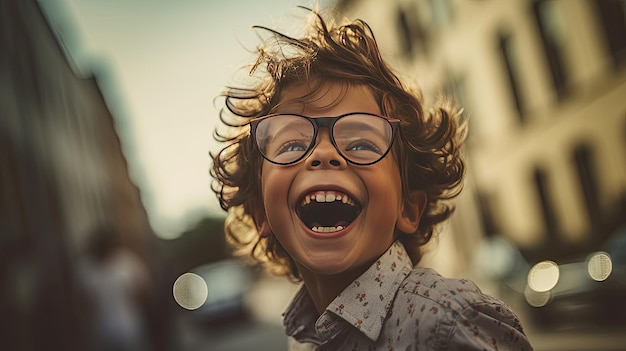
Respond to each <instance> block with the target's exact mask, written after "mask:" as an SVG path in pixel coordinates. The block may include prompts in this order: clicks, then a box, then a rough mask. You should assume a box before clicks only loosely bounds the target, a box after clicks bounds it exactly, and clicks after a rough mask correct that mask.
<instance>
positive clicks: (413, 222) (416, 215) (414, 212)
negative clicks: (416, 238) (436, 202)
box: [396, 190, 428, 233]
mask: <svg viewBox="0 0 626 351" xmlns="http://www.w3.org/2000/svg"><path fill="white" fill-rule="evenodd" d="M427 200H428V197H427V196H426V193H425V192H423V191H421V190H414V191H412V192H411V196H410V198H408V199H406V198H405V199H404V201H403V203H402V211H400V213H399V214H398V220H397V221H396V228H398V230H400V231H401V232H403V233H415V232H416V231H417V228H419V225H420V220H421V218H422V214H423V213H424V209H425V208H426V202H427Z"/></svg>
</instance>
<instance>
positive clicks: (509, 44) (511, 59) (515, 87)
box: [498, 33, 524, 123]
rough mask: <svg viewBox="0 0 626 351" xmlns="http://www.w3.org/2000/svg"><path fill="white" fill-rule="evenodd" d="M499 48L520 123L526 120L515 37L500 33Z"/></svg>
mask: <svg viewBox="0 0 626 351" xmlns="http://www.w3.org/2000/svg"><path fill="white" fill-rule="evenodd" d="M498 50H499V51H500V57H501V58H502V62H503V64H504V69H505V71H506V75H507V77H508V81H509V87H510V89H511V96H512V99H513V104H514V106H515V111H516V112H517V117H518V120H519V122H520V123H523V122H524V103H523V101H522V95H521V91H520V87H519V79H518V72H519V67H518V66H519V64H518V60H517V54H516V52H515V47H514V45H513V39H512V37H511V36H510V35H505V34H502V33H501V34H500V35H499V36H498Z"/></svg>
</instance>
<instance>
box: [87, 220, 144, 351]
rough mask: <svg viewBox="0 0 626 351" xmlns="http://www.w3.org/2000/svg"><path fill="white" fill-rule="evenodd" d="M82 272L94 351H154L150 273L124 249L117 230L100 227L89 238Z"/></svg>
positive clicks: (133, 255) (108, 226) (137, 259)
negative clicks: (150, 332)
mask: <svg viewBox="0 0 626 351" xmlns="http://www.w3.org/2000/svg"><path fill="white" fill-rule="evenodd" d="M78 268H79V276H80V281H81V282H82V283H83V289H84V290H85V292H86V294H87V296H88V297H87V298H88V300H89V306H90V311H89V312H90V315H91V317H92V318H91V321H92V325H91V333H92V334H91V335H90V338H91V340H92V341H93V346H94V350H98V351H131V350H132V351H147V350H151V348H150V347H149V336H148V327H147V324H146V323H147V321H146V307H147V306H146V305H147V300H148V294H149V292H150V278H149V271H148V269H147V267H146V266H145V265H144V263H143V262H142V261H141V260H140V259H139V258H138V256H137V255H135V254H134V253H133V252H131V251H130V250H129V249H126V248H124V246H122V245H121V242H120V234H119V233H118V232H117V230H115V228H114V227H113V226H111V225H108V224H105V225H102V226H99V227H97V228H96V230H95V231H94V232H93V233H92V234H91V235H90V236H89V238H88V242H87V246H86V254H85V256H84V257H83V259H82V261H81V262H80V264H79V267H78Z"/></svg>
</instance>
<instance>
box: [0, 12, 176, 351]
mask: <svg viewBox="0 0 626 351" xmlns="http://www.w3.org/2000/svg"><path fill="white" fill-rule="evenodd" d="M0 101H1V103H0V146H1V150H0V151H1V153H0V176H1V178H0V226H1V230H0V306H1V310H0V314H1V317H0V321H1V326H0V335H2V336H1V337H0V340H2V348H5V347H6V349H7V350H8V349H11V350H39V349H55V350H57V349H58V350H61V349H63V350H86V349H89V347H88V342H89V340H88V338H89V330H88V322H89V321H90V320H89V315H88V314H87V310H86V307H87V306H86V305H85V304H84V303H85V300H84V298H85V296H84V295H81V292H80V289H78V288H77V286H78V285H79V282H78V281H77V277H76V270H77V262H78V261H79V260H80V258H81V256H82V255H84V254H85V250H84V248H85V243H86V241H87V238H88V237H89V236H90V234H91V233H92V231H93V230H94V229H95V228H96V227H97V226H98V225H100V224H103V223H107V224H109V225H111V226H112V227H113V228H115V230H116V231H118V232H119V233H121V240H122V244H123V245H124V246H125V247H126V248H128V249H130V250H132V251H133V252H135V253H136V254H137V255H138V256H139V257H140V258H141V259H142V260H143V261H144V263H145V264H146V265H147V267H149V269H150V270H151V272H152V274H153V275H154V276H155V277H158V270H159V266H160V264H159V261H158V257H157V256H156V253H155V251H154V245H155V242H154V239H155V237H154V235H153V234H152V231H151V228H150V226H149V224H148V220H147V216H146V212H145V209H144V207H143V205H142V202H141V199H140V193H139V189H138V188H137V187H136V186H135V184H134V183H133V181H132V179H131V178H130V176H129V173H128V167H127V163H126V159H125V157H124V154H123V152H122V151H123V150H122V145H121V143H120V139H119V137H118V134H117V131H116V123H115V120H114V118H113V117H112V115H111V113H110V111H109V109H108V107H107V104H106V100H105V98H104V97H103V95H102V93H101V91H100V88H99V86H98V82H97V79H96V78H94V77H93V76H92V77H79V76H77V75H76V73H75V72H74V70H73V67H72V62H71V59H70V58H69V57H68V56H66V52H65V51H64V48H63V45H62V42H61V43H60V42H59V41H57V37H56V36H55V34H54V30H53V29H52V28H51V27H50V25H49V23H48V22H47V20H46V18H45V16H44V13H43V12H42V11H41V9H40V8H39V5H38V4H37V2H36V1H34V0H30V1H21V0H20V1H18V0H9V1H2V2H0ZM157 281H158V279H155V280H153V282H155V283H156V282H157ZM168 288H169V287H168ZM163 291H166V292H167V291H168V289H165V290H163ZM152 298H153V299H154V300H155V301H156V299H155V297H154V296H153V297H152ZM147 303H148V304H149V303H151V302H147ZM163 310H166V308H163ZM164 335H165V334H164Z"/></svg>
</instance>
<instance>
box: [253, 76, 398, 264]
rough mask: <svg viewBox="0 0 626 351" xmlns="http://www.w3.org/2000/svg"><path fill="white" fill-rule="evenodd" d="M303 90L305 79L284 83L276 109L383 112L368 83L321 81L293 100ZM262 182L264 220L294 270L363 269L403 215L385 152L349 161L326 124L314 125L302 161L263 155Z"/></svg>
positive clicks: (394, 173)
mask: <svg viewBox="0 0 626 351" xmlns="http://www.w3.org/2000/svg"><path fill="white" fill-rule="evenodd" d="M307 93H309V91H308V85H306V84H302V85H295V86H293V87H291V88H290V89H287V91H286V92H285V93H284V94H283V96H282V97H281V100H280V102H281V104H280V105H279V108H278V109H277V110H276V111H275V112H276V113H299V114H303V115H306V116H310V117H323V116H338V115H342V114H345V113H349V112H369V113H372V114H378V115H380V114H381V111H380V108H379V107H378V105H377V103H376V101H375V99H374V97H373V95H372V94H371V92H370V91H369V90H368V89H367V88H366V87H362V86H346V85H342V84H327V85H324V86H322V88H321V89H319V91H318V92H316V93H315V94H314V96H312V97H311V98H310V99H307V100H308V102H307V103H305V104H302V103H298V102H294V100H296V99H297V98H299V97H300V96H303V95H305V94H307ZM391 117H393V116H391ZM261 187H262V195H263V202H264V207H265V212H266V219H267V224H268V225H269V227H270V228H271V230H272V232H273V233H274V235H275V236H276V238H277V239H278V240H279V242H280V243H281V245H282V246H283V248H284V249H285V250H286V251H287V252H288V253H289V255H290V256H291V257H292V258H293V259H294V260H295V262H296V263H297V265H298V266H299V269H301V270H303V269H305V270H308V271H310V272H312V273H314V274H321V275H329V274H337V273H344V272H346V273H347V272H357V273H360V272H362V271H364V270H365V269H366V268H367V267H368V266H369V265H370V264H371V263H372V261H373V260H375V259H376V258H378V257H379V256H380V255H381V254H382V253H383V252H385V251H386V250H387V249H388V248H389V246H390V245H391V244H392V242H393V240H394V228H395V226H396V222H397V221H398V219H399V218H401V217H402V211H403V199H402V185H401V180H400V172H399V169H398V166H397V164H396V162H395V160H394V158H393V156H392V155H391V153H389V154H387V155H386V156H385V157H384V158H383V159H382V160H380V161H379V162H378V163H375V164H372V165H368V166H358V165H354V164H351V163H348V162H347V161H346V160H345V159H343V158H342V157H341V156H340V155H339V154H338V152H337V150H336V149H335V148H334V147H333V145H332V143H331V141H330V138H329V133H328V129H327V128H320V130H319V133H318V136H317V141H316V145H315V147H314V148H313V150H312V151H311V152H310V154H309V155H308V156H307V157H305V158H304V159H303V160H301V161H300V162H298V163H295V164H292V165H287V166H285V165H276V164H273V163H270V162H268V161H267V160H264V163H263V169H262V176H261ZM338 198H341V200H338ZM313 227H315V228H313ZM320 227H323V228H322V229H320ZM333 227H334V228H333Z"/></svg>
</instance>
